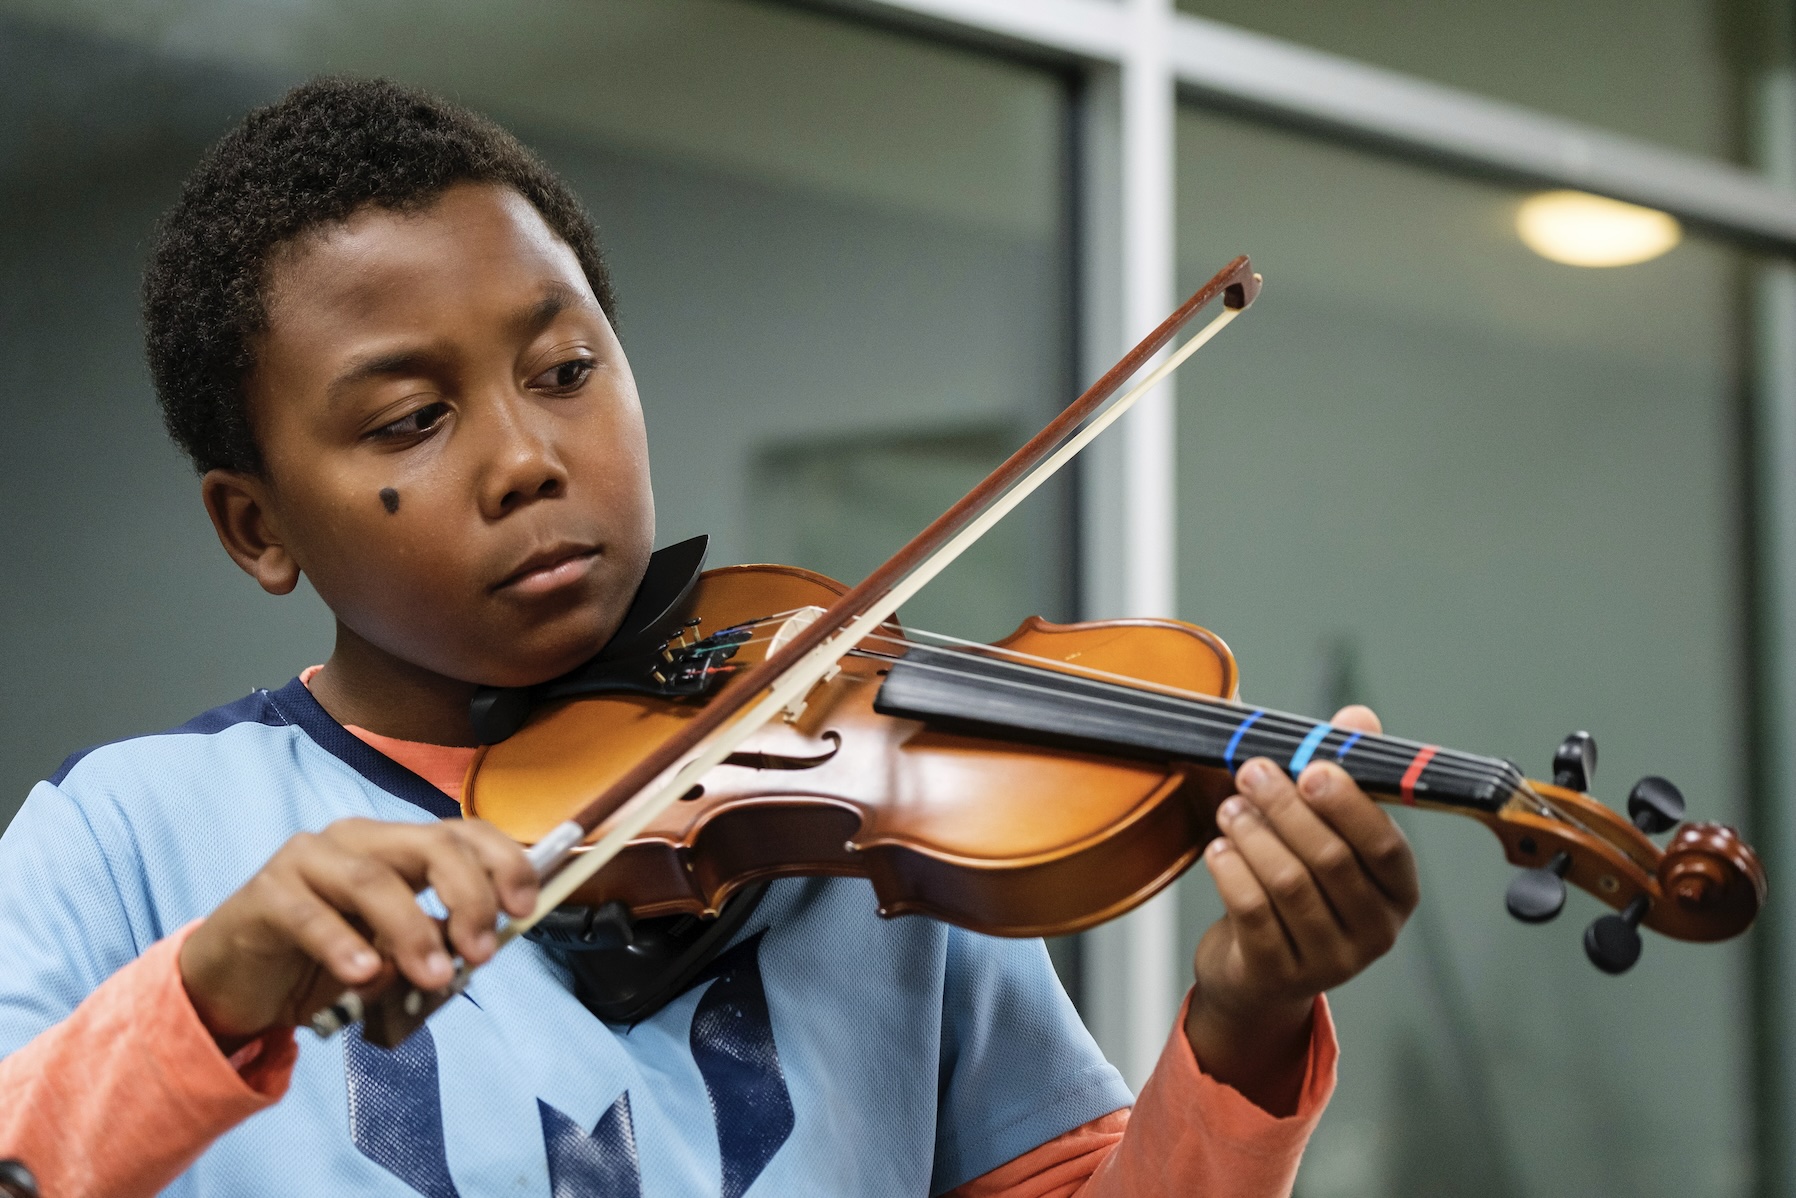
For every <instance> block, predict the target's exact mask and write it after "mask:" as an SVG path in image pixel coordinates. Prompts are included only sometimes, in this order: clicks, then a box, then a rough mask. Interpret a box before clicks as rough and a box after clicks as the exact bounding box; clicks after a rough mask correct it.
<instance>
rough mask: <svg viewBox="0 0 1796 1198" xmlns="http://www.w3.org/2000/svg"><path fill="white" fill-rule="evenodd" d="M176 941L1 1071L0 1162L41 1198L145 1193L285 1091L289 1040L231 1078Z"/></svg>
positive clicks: (275, 1042) (266, 1048) (161, 945)
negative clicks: (11, 1165) (185, 982)
mask: <svg viewBox="0 0 1796 1198" xmlns="http://www.w3.org/2000/svg"><path fill="white" fill-rule="evenodd" d="M181 939H182V935H181V934H177V935H175V936H171V937H169V938H168V939H166V940H163V941H160V942H158V943H157V944H155V945H153V946H151V948H150V949H149V951H148V952H146V953H145V954H144V955H143V956H142V957H140V958H138V959H137V960H136V961H133V962H132V963H131V964H129V965H127V966H125V967H124V968H123V969H121V970H119V971H118V973H116V974H114V975H113V976H112V977H111V978H109V979H107V981H106V982H105V983H104V984H103V985H102V986H101V987H100V988H99V989H97V990H95V991H94V992H93V993H92V994H90V995H89V996H88V997H87V998H86V999H85V1000H83V1002H82V1003H81V1004H80V1005H79V1006H78V1007H76V1008H75V1010H74V1011H73V1012H71V1013H70V1015H69V1017H68V1018H67V1019H65V1020H63V1021H62V1022H61V1023H59V1024H57V1025H56V1026H54V1027H52V1028H49V1029H48V1030H46V1031H45V1032H43V1033H42V1034H41V1035H39V1036H38V1037H37V1038H36V1039H34V1040H32V1041H31V1043H29V1044H27V1045H26V1046H25V1047H23V1048H21V1049H19V1050H18V1051H17V1052H15V1053H13V1054H12V1055H11V1056H9V1057H7V1058H6V1059H5V1060H4V1061H0V1094H3V1095H5V1100H4V1101H3V1102H0V1157H13V1158H17V1159H19V1160H21V1161H23V1162H24V1163H25V1164H26V1165H27V1166H28V1167H30V1169H31V1170H32V1172H33V1173H34V1174H35V1175H36V1177H37V1180H38V1184H39V1187H40V1189H41V1190H42V1192H43V1193H44V1194H46V1195H57V1196H59V1198H61V1196H68V1198H77V1196H79V1198H88V1196H95V1198H99V1196H104V1198H127V1196H133V1195H139V1194H142V1195H151V1194H155V1193H157V1192H158V1191H159V1190H161V1189H162V1188H163V1187H164V1186H166V1185H167V1184H168V1183H169V1182H170V1181H173V1180H174V1179H175V1178H176V1177H177V1176H179V1175H180V1173H181V1172H182V1170H184V1169H186V1168H187V1166H188V1165H190V1164H192V1163H193V1161H194V1160H195V1159H197V1158H198V1157H199V1155H200V1154H201V1153H202V1152H204V1151H205V1150H206V1148H207V1147H209V1146H210V1145H211V1143H212V1141H213V1140H215V1139H217V1138H218V1137H219V1136H220V1135H223V1134H224V1133H225V1132H226V1131H228V1130H230V1129H231V1128H232V1127H234V1126H236V1125H237V1124H238V1123H240V1122H242V1121H243V1120H244V1119H246V1118H248V1117H249V1116H250V1115H252V1114H254V1113H256V1112H257V1111H259V1110H262V1109H264V1108H265V1107H267V1106H268V1105H270V1104H271V1103H273V1102H274V1101H276V1100H277V1099H278V1098H279V1097H280V1096H281V1094H282V1093H284V1092H285V1090H286V1086H287V1079H288V1077H289V1075H290V1074H291V1071H292V1067H293V1060H294V1058H295V1056H296V1055H297V1047H296V1045H295V1044H294V1041H293V1039H292V1035H291V1033H290V1032H289V1033H286V1034H285V1035H284V1037H283V1036H276V1037H270V1038H269V1039H268V1040H267V1041H265V1042H263V1044H262V1045H261V1049H262V1051H261V1053H260V1055H259V1058H258V1059H256V1060H254V1061H253V1062H251V1063H250V1064H248V1065H247V1066H246V1067H245V1069H244V1072H243V1073H242V1074H239V1073H238V1071H237V1070H236V1068H235V1067H233V1065H232V1064H231V1063H230V1062H229V1061H227V1060H226V1059H225V1058H224V1056H223V1055H222V1054H221V1053H220V1052H219V1050H218V1047H217V1045H216V1044H215V1043H213V1041H212V1038H211V1036H210V1034H209V1033H208V1032H207V1031H206V1030H205V1028H204V1026H203V1025H202V1024H201V1023H200V1020H199V1016H198V1015H197V1014H196V1013H195V1012H194V1010H193V1006H192V1003H191V1002H190V1001H189V1000H188V998H187V995H186V992H185V990H184V989H183V988H182V986H181V981H180V971H179V969H178V967H177V965H176V956H177V953H178V951H179V948H180V941H181Z"/></svg>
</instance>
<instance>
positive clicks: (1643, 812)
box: [1486, 732, 1765, 974]
mask: <svg viewBox="0 0 1796 1198" xmlns="http://www.w3.org/2000/svg"><path fill="white" fill-rule="evenodd" d="M1553 766H1554V770H1553V774H1554V781H1553V784H1552V785H1548V784H1546V783H1543V782H1531V783H1529V784H1527V785H1526V786H1525V787H1523V788H1522V790H1521V791H1520V792H1518V795H1517V798H1516V800H1515V801H1514V802H1513V803H1512V804H1511V806H1510V807H1509V808H1508V809H1506V810H1504V811H1501V812H1498V813H1496V814H1495V815H1493V816H1491V817H1490V818H1488V819H1487V821H1486V822H1487V823H1488V824H1489V825H1490V827H1491V828H1492V830H1493V831H1495V832H1496V833H1497V835H1498V836H1499V837H1500V838H1501V839H1502V840H1503V842H1504V846H1505V848H1506V849H1507V850H1508V855H1509V859H1510V860H1511V861H1512V862H1514V863H1515V864H1517V865H1520V866H1522V867H1523V870H1522V872H1521V873H1520V874H1519V875H1518V876H1517V877H1516V878H1515V880H1514V881H1512V882H1511V883H1510V886H1509V890H1508V893H1507V895H1506V901H1507V906H1508V908H1509V913H1510V914H1511V915H1513V916H1515V917H1516V918H1517V919H1519V920H1522V921H1524V922H1526V923H1545V922H1547V921H1548V920H1550V919H1552V918H1553V917H1554V916H1556V915H1558V914H1559V911H1560V909H1561V908H1562V907H1563V906H1564V903H1565V887H1566V882H1567V881H1569V882H1570V883H1571V884H1573V885H1575V886H1577V887H1579V888H1580V889H1582V890H1585V891H1588V892H1589V893H1591V894H1593V895H1595V896H1596V897H1597V898H1599V899H1601V900H1603V901H1604V902H1605V903H1607V904H1608V905H1609V906H1611V907H1614V908H1615V909H1616V913H1615V914H1610V915H1604V916H1601V917H1599V918H1598V919H1597V920H1595V921H1594V922H1593V923H1591V925H1590V926H1589V928H1587V929H1586V931H1585V934H1584V949H1585V952H1586V954H1587V955H1588V956H1589V957H1590V960H1591V963H1592V964H1594V965H1595V966H1596V967H1597V968H1599V969H1601V970H1603V971H1604V972H1605V973H1612V974H1614V973H1624V972H1626V971H1627V970H1628V969H1629V968H1631V967H1632V966H1633V964H1634V962H1635V961H1636V960H1638V959H1639V956H1640V947H1641V946H1640V933H1639V928H1640V926H1641V925H1643V924H1644V925H1645V926H1647V927H1649V928H1652V929H1653V930H1654V931H1656V932H1659V933H1661V934H1663V935H1666V936H1670V937H1672V938H1674V939H1677V940H1691V941H1714V940H1725V939H1727V938H1728V937H1730V936H1734V935H1737V934H1738V933H1740V932H1743V931H1745V930H1746V928H1747V927H1748V926H1750V925H1751V923H1752V921H1753V919H1754V918H1755V917H1756V916H1757V915H1758V911H1759V908H1760V907H1761V906H1762V905H1763V904H1764V901H1765V871H1764V867H1763V866H1762V865H1760V863H1759V859H1758V855H1757V854H1756V853H1754V852H1753V850H1752V848H1751V846H1749V845H1748V844H1746V842H1745V841H1743V840H1742V839H1741V838H1740V835H1739V833H1738V832H1736V831H1734V829H1732V828H1730V827H1727V826H1726V825H1724V824H1718V823H1707V822H1697V823H1682V822H1681V821H1682V820H1683V818H1684V814H1685V807H1684V796H1683V795H1682V794H1681V793H1680V792H1679V791H1678V788H1677V787H1676V786H1673V785H1672V784H1671V783H1670V782H1668V781H1666V780H1665V779H1664V778H1659V777H1654V776H1649V777H1646V778H1642V779H1641V780H1640V781H1639V782H1638V783H1636V784H1635V786H1634V788H1633V790H1632V791H1630V792H1629V794H1628V817H1627V818H1624V817H1623V816H1622V815H1621V814H1620V813H1619V812H1615V811H1612V810H1610V809H1609V808H1608V807H1606V806H1604V805H1603V804H1602V803H1601V802H1598V801H1597V800H1596V799H1594V798H1591V797H1590V795H1588V794H1586V793H1584V791H1585V789H1586V788H1587V787H1588V785H1589V782H1590V775H1591V774H1592V773H1593V772H1594V770H1595V767H1596V744H1595V742H1594V741H1593V740H1592V739H1591V737H1590V734H1589V733H1585V732H1575V733H1573V734H1572V735H1571V736H1569V737H1567V738H1566V739H1565V742H1564V743H1563V744H1561V745H1560V746H1559V750H1558V752H1557V753H1555V754H1554V758H1553ZM1673 828H1675V829H1676V831H1675V832H1674V833H1673V835H1672V837H1671V840H1670V842H1669V843H1668V844H1667V845H1666V847H1665V848H1664V849H1663V850H1661V849H1660V848H1659V847H1658V846H1657V845H1655V844H1653V842H1652V841H1651V840H1649V839H1648V837H1649V836H1652V835H1657V834H1659V833H1662V832H1666V831H1670V830H1671V829H1673Z"/></svg>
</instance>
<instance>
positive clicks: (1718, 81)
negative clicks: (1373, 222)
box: [1178, 0, 1780, 159]
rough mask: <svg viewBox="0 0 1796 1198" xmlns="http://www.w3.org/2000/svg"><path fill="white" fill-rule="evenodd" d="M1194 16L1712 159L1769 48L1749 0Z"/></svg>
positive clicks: (1299, 0)
mask: <svg viewBox="0 0 1796 1198" xmlns="http://www.w3.org/2000/svg"><path fill="white" fill-rule="evenodd" d="M1178 6H1179V7H1180V8H1181V9H1183V10H1185V11H1187V12H1190V13H1192V14H1194V15H1197V16H1203V17H1210V18H1212V19H1215V20H1219V21H1225V22H1227V23H1229V24H1231V25H1239V26H1241V27H1242V28H1244V29H1252V30H1254V31H1256V32H1259V33H1268V34H1272V35H1273V36H1275V37H1281V38H1285V39H1287V40H1290V41H1294V42H1298V43H1301V44H1303V45H1306V46H1314V47H1316V48H1317V49H1321V50H1327V51H1330V52H1331V53H1335V54H1342V55H1345V56H1347V57H1349V58H1357V59H1361V60H1363V61H1365V62H1369V63H1375V64H1377V65H1379V66H1384V67H1390V68H1392V69H1394V70H1398V71H1403V72H1405V73H1407V74H1411V75H1418V76H1421V77H1422V78H1424V79H1432V80H1435V81H1437V82H1441V83H1447V84H1451V85H1453V86H1454V87H1460V88H1465V89H1468V90H1470V91H1474V92H1478V93H1480V94H1483V95H1487V96H1492V97H1495V98H1497V99H1502V100H1509V101H1511V102H1513V103H1517V104H1523V105H1526V106H1527V107H1529V108H1536V109H1541V110H1544V111H1546V112H1552V113H1557V114H1558V115H1560V116H1566V117H1571V118H1574V119H1576V120H1579V121H1584V122H1587V123H1589V124H1592V125H1597V126H1600V127H1602V128H1605V129H1610V130H1613V131H1615V132H1617V133H1625V134H1628V135H1631V136H1634V137H1639V138H1644V139H1646V140H1648V141H1656V142H1661V143H1663V144H1665V145H1668V146H1673V147H1675V148H1677V149H1681V150H1689V151H1692V152H1694V153H1699V154H1706V155H1709V156H1711V157H1715V158H1729V159H1732V158H1736V157H1738V156H1739V154H1740V153H1741V144H1740V132H1741V130H1740V126H1739V122H1738V119H1737V116H1736V108H1735V105H1736V104H1737V103H1738V101H1739V92H1738V90H1737V89H1738V88H1739V86H1740V81H1741V80H1743V79H1745V78H1748V77H1749V74H1750V72H1752V71H1755V70H1757V69H1758V68H1760V67H1761V66H1763V65H1764V64H1765V63H1766V62H1767V61H1769V60H1771V59H1770V56H1773V55H1775V53H1776V49H1775V48H1776V46H1777V45H1778V44H1779V40H1780V39H1779V36H1778V32H1777V30H1778V26H1777V25H1776V23H1775V22H1773V21H1771V20H1770V19H1769V15H1768V14H1769V12H1770V10H1771V6H1770V5H1761V4H1759V3H1757V0H1723V2H1722V3H1711V2H1710V0H1581V2H1580V3H1576V4H1565V3H1559V2H1557V0H1502V2H1498V0H1479V2H1478V3H1473V4H1413V3H1406V2H1405V0H1351V2H1349V3H1329V2H1328V0H1294V2H1286V3H1281V4H1264V3H1255V2H1254V0H1178Z"/></svg>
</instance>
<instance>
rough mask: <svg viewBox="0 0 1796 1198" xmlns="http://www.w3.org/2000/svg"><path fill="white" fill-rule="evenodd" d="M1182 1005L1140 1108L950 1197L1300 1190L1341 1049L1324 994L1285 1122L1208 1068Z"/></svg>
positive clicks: (1244, 1196) (1078, 1197)
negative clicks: (1189, 1035)
mask: <svg viewBox="0 0 1796 1198" xmlns="http://www.w3.org/2000/svg"><path fill="white" fill-rule="evenodd" d="M1190 1003H1191V997H1190V995H1189V994H1187V995H1186V997H1185V1002H1184V1004H1183V1005H1181V1006H1180V1008H1179V1017H1178V1019H1177V1021H1176V1022H1174V1024H1173V1028H1172V1035H1171V1036H1170V1037H1169V1038H1168V1039H1167V1042H1166V1047H1165V1048H1164V1049H1163V1050H1162V1051H1161V1053H1160V1061H1159V1064H1158V1065H1156V1066H1155V1068H1154V1073H1153V1076H1152V1077H1150V1078H1149V1079H1148V1083H1147V1085H1146V1086H1144V1087H1143V1088H1142V1091H1141V1097H1140V1099H1139V1100H1137V1102H1136V1104H1135V1106H1134V1108H1133V1110H1132V1111H1131V1110H1121V1111H1112V1112H1111V1113H1110V1114H1108V1115H1105V1116H1103V1117H1102V1118H1099V1119H1094V1120H1092V1121H1091V1122H1090V1123H1087V1124H1085V1125H1084V1126H1082V1127H1076V1128H1074V1129H1073V1130H1072V1131H1069V1132H1067V1133H1066V1134H1065V1135H1062V1136H1057V1137H1056V1138H1054V1139H1052V1140H1049V1141H1048V1142H1047V1143H1046V1144H1043V1145H1042V1146H1041V1147H1039V1148H1036V1149H1033V1150H1031V1151H1029V1152H1026V1153H1024V1154H1023V1155H1022V1156H1019V1157H1017V1158H1016V1159H1015V1160H1013V1161H1010V1162H1009V1163H1008V1164H1005V1165H1001V1166H999V1167H998V1168H996V1169H993V1170H992V1171H991V1172H990V1173H987V1174H985V1175H984V1176H982V1177H976V1178H974V1179H973V1180H972V1181H969V1182H967V1183H966V1184H965V1185H962V1186H959V1187H957V1188H955V1189H954V1190H952V1191H950V1193H949V1194H948V1195H947V1196H946V1198H1154V1196H1158V1195H1165V1196H1166V1198H1172V1196H1173V1195H1179V1196H1181V1198H1184V1196H1191V1195H1195V1196H1198V1198H1274V1196H1282V1195H1286V1194H1289V1193H1290V1192H1291V1186H1292V1183H1293V1182H1294V1181H1295V1180H1296V1177H1297V1165H1298V1162H1299V1161H1300V1160H1301V1159H1302V1157H1303V1149H1304V1146H1305V1145H1307V1144H1308V1143H1309V1138H1310V1133H1311V1132H1312V1131H1313V1130H1315V1126H1316V1121H1317V1120H1318V1119H1319V1118H1321V1116H1322V1110H1323V1108H1324V1107H1325V1106H1327V1105H1328V1099H1329V1096H1330V1095H1332V1094H1333V1093H1334V1086H1335V1062H1336V1060H1337V1058H1338V1055H1339V1045H1338V1044H1337V1042H1336V1040H1335V1029H1334V1020H1333V1019H1332V1018H1331V1017H1330V1015H1329V1011H1328V1003H1327V1001H1326V1000H1325V999H1323V998H1321V997H1318V998H1317V999H1316V1016H1315V1022H1314V1024H1313V1026H1312V1030H1311V1033H1310V1052H1309V1060H1308V1061H1307V1063H1306V1065H1305V1068H1304V1078H1303V1088H1302V1091H1301V1093H1300V1096H1299V1098H1298V1104H1297V1110H1296V1112H1294V1113H1293V1114H1291V1115H1289V1116H1287V1117H1285V1118H1278V1117H1276V1116H1274V1115H1272V1114H1270V1113H1268V1112H1267V1111H1265V1110H1262V1109H1261V1108H1260V1107H1258V1106H1256V1105H1254V1103H1252V1102H1251V1101H1249V1100H1248V1099H1247V1098H1246V1097H1244V1096H1243V1095H1242V1094H1241V1093H1240V1091H1238V1090H1236V1089H1235V1088H1234V1087H1232V1086H1228V1085H1225V1084H1223V1083H1222V1082H1219V1081H1217V1080H1216V1079H1215V1078H1213V1077H1211V1076H1210V1075H1209V1074H1207V1073H1205V1072H1204V1071H1203V1068H1202V1067H1201V1066H1200V1065H1199V1064H1198V1061H1197V1054H1196V1053H1194V1052H1192V1051H1191V1042H1190V1041H1189V1040H1187V1039H1186V1038H1185V1012H1186V1009H1187V1008H1188V1007H1189V1006H1190Z"/></svg>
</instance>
